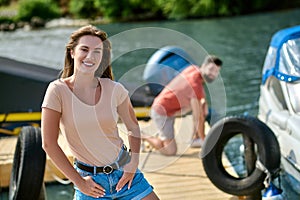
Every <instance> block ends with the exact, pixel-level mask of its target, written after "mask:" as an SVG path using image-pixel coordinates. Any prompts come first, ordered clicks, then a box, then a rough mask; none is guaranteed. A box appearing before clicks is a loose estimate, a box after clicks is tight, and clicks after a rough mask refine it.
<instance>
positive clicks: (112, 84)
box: [100, 78, 121, 86]
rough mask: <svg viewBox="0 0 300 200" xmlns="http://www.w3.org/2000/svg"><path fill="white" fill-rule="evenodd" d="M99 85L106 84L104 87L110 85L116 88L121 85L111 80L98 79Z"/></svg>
mask: <svg viewBox="0 0 300 200" xmlns="http://www.w3.org/2000/svg"><path fill="white" fill-rule="evenodd" d="M100 81H101V83H103V84H106V85H111V86H117V85H121V83H119V82H117V81H114V80H111V79H109V78H100Z"/></svg>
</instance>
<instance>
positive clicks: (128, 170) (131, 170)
mask: <svg viewBox="0 0 300 200" xmlns="http://www.w3.org/2000/svg"><path fill="white" fill-rule="evenodd" d="M136 170H137V166H136V164H134V163H133V162H130V163H128V164H126V165H125V166H124V173H123V176H122V177H121V179H120V180H119V182H118V184H117V187H116V190H117V192H119V191H120V190H121V189H122V188H123V187H124V186H125V185H126V183H128V189H130V187H131V184H132V181H133V178H134V175H135V172H136Z"/></svg>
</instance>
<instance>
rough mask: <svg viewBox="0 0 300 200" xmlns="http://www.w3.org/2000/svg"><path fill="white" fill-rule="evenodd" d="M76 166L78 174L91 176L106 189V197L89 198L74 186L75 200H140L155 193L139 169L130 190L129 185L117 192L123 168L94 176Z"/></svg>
mask: <svg viewBox="0 0 300 200" xmlns="http://www.w3.org/2000/svg"><path fill="white" fill-rule="evenodd" d="M121 151H122V150H121ZM77 162H80V161H77ZM80 163H81V164H84V165H87V166H91V165H88V164H85V163H82V162H80ZM74 166H75V169H76V170H77V172H78V173H79V174H80V175H81V176H82V177H85V176H91V177H92V178H93V180H94V181H95V182H96V183H98V184H99V185H101V186H102V187H103V188H104V189H105V196H104V197H100V198H93V197H91V196H87V195H85V194H83V193H82V192H81V191H79V190H78V188H77V187H76V186H74V189H75V195H74V200H91V199H118V200H135V199H136V200H140V199H143V198H144V197H146V196H148V195H149V194H150V193H151V192H152V191H153V187H152V186H151V185H150V184H149V183H148V181H147V180H146V179H145V177H144V175H143V173H142V172H141V171H140V170H139V169H137V171H136V173H135V176H134V179H133V181H132V184H131V187H130V189H128V184H126V185H125V186H124V187H123V188H122V190H120V191H119V192H117V191H116V186H117V184H118V182H119V180H120V178H121V177H122V175H123V168H122V167H121V168H119V169H117V170H114V171H113V172H112V173H111V174H104V173H97V174H93V173H90V172H86V171H84V170H82V169H79V168H78V167H77V166H76V165H74Z"/></svg>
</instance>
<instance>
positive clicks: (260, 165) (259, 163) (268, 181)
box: [255, 160, 272, 188]
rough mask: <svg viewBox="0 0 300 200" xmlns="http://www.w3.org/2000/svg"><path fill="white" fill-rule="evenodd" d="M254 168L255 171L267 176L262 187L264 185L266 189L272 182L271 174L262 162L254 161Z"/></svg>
mask: <svg viewBox="0 0 300 200" xmlns="http://www.w3.org/2000/svg"><path fill="white" fill-rule="evenodd" d="M255 166H256V168H257V169H259V170H261V171H262V172H264V173H265V174H266V175H267V176H266V178H265V180H264V185H265V187H266V188H268V187H269V186H270V184H271V181H272V174H271V173H270V171H269V170H268V169H267V168H266V167H265V166H264V164H262V162H260V160H257V161H256V163H255Z"/></svg>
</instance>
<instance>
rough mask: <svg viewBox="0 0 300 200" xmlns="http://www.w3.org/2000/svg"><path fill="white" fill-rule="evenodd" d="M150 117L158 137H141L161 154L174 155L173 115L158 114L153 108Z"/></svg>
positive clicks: (175, 149) (175, 147)
mask: <svg viewBox="0 0 300 200" xmlns="http://www.w3.org/2000/svg"><path fill="white" fill-rule="evenodd" d="M151 118H152V120H153V122H154V124H155V126H156V128H157V129H158V130H159V134H158V137H153V136H152V137H144V138H143V139H144V140H146V141H147V142H149V143H150V145H151V146H153V147H154V148H155V149H157V150H159V151H160V152H161V153H162V154H164V155H168V156H170V155H175V154H176V152H177V145H176V141H175V136H174V122H175V117H169V116H163V115H159V114H158V113H156V112H155V111H154V110H151Z"/></svg>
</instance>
